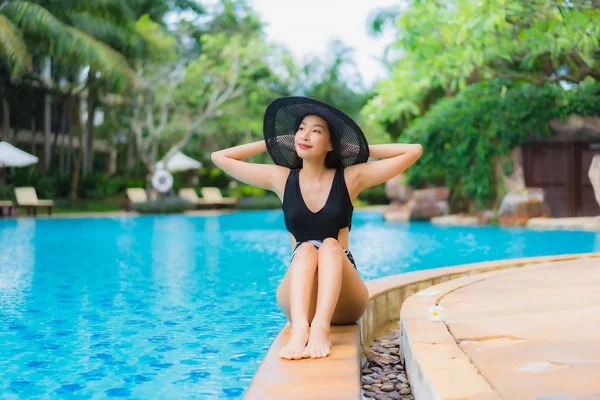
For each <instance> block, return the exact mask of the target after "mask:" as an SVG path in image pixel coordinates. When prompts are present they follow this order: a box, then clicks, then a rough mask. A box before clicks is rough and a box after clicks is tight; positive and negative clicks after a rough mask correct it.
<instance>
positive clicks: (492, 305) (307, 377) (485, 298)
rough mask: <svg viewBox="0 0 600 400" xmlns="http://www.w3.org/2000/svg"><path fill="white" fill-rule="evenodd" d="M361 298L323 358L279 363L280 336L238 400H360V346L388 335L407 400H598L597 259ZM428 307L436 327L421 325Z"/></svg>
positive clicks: (524, 265)
mask: <svg viewBox="0 0 600 400" xmlns="http://www.w3.org/2000/svg"><path fill="white" fill-rule="evenodd" d="M367 286H368V287H369V295H370V300H369V306H368V308H367V310H366V312H365V314H364V315H363V317H362V318H361V320H360V322H359V324H355V325H350V326H348V327H343V328H337V329H335V330H332V333H331V340H332V342H333V348H332V353H331V356H330V357H327V358H325V359H318V360H300V361H287V360H281V359H279V357H278V355H277V353H278V351H279V349H280V348H281V346H282V345H283V344H284V343H285V339H286V335H287V332H286V330H287V329H289V327H288V326H286V327H285V328H284V329H283V330H282V332H281V333H280V335H279V336H278V337H277V339H276V340H275V341H274V342H273V344H272V345H271V348H270V349H269V351H268V353H267V355H266V356H265V358H264V360H263V362H262V363H261V366H260V367H259V369H258V371H257V373H256V375H255V377H254V379H253V380H252V383H251V385H250V387H249V389H248V391H247V393H246V397H245V398H246V399H278V398H290V399H293V398H298V399H361V398H362V393H361V382H360V368H361V361H360V360H361V357H362V349H361V344H360V343H361V341H362V343H364V344H368V343H370V342H371V341H372V340H373V339H374V338H375V337H376V336H377V335H381V334H385V333H389V332H390V331H392V330H396V329H398V326H400V336H401V337H400V342H401V343H400V351H401V357H402V358H403V361H404V365H405V368H406V372H407V375H408V378H409V381H410V384H411V387H412V390H413V394H414V396H415V399H417V400H419V399H425V400H430V399H515V400H516V399H519V400H521V399H524V400H526V399H536V400H537V399H540V400H541V399H551V398H554V399H558V398H561V399H564V398H565V397H564V396H567V397H566V398H568V399H575V398H577V399H590V400H591V399H596V398H600V373H599V372H598V371H600V340H598V339H597V338H599V337H600V290H598V287H600V253H588V254H572V255H561V256H547V257H533V258H522V259H514V260H500V261H491V262H482V263H476V264H467V265H460V266H454V267H446V268H437V269H431V270H423V271H415V272H409V273H405V274H400V275H393V276H390V277H385V278H380V279H375V280H371V281H368V282H367ZM436 304H437V305H440V306H442V307H443V308H444V310H445V313H446V319H445V321H430V320H429V318H428V315H429V308H430V307H431V306H432V305H436ZM328 382H329V383H328ZM285 393H287V394H288V396H287V397H286V396H284V394H285ZM282 396H284V397H282ZM561 396H562V397H561Z"/></svg>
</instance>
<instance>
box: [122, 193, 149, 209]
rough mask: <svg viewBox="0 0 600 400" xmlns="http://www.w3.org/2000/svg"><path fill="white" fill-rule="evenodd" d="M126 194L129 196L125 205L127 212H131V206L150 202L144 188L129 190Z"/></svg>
mask: <svg viewBox="0 0 600 400" xmlns="http://www.w3.org/2000/svg"><path fill="white" fill-rule="evenodd" d="M125 193H126V194H127V204H126V205H125V209H126V210H127V211H129V210H131V205H132V204H134V203H143V202H145V201H148V194H147V193H146V190H145V189H143V188H127V190H125Z"/></svg>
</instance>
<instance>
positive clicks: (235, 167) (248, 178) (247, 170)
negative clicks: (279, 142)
mask: <svg viewBox="0 0 600 400" xmlns="http://www.w3.org/2000/svg"><path fill="white" fill-rule="evenodd" d="M266 150H267V146H266V144H265V141H264V140H259V141H257V142H253V143H247V144H242V145H239V146H234V147H230V148H228V149H223V150H219V151H215V152H213V153H212V154H211V156H210V158H211V160H212V162H213V163H214V164H215V165H216V166H217V167H219V168H220V169H222V170H223V171H224V172H225V173H227V174H228V175H230V176H232V177H233V178H235V179H236V180H238V181H241V182H244V183H247V184H249V185H252V186H256V187H259V188H262V189H266V190H271V191H273V192H276V193H277V194H280V193H279V192H280V191H281V190H282V187H283V182H285V179H286V178H287V175H288V173H289V169H288V168H285V167H282V166H279V165H271V164H257V163H249V162H246V161H243V160H245V159H246V158H249V157H252V156H254V155H256V154H260V153H263V152H265V151H266ZM280 197H281V196H280Z"/></svg>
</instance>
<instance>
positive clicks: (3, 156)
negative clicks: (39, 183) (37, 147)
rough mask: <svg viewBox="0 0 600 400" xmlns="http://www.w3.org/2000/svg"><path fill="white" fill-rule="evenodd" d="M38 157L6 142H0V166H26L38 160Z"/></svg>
mask: <svg viewBox="0 0 600 400" xmlns="http://www.w3.org/2000/svg"><path fill="white" fill-rule="evenodd" d="M38 160H39V159H38V158H37V157H36V156H34V155H31V154H29V153H27V152H25V151H23V150H21V149H18V148H16V147H15V146H13V145H12V144H10V143H8V142H0V168H3V167H26V166H28V165H31V164H35V163H37V162H38Z"/></svg>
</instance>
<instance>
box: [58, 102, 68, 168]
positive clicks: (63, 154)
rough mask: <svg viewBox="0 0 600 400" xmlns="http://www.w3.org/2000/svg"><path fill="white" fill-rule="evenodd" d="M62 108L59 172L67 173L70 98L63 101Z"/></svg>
mask: <svg viewBox="0 0 600 400" xmlns="http://www.w3.org/2000/svg"><path fill="white" fill-rule="evenodd" d="M62 103H63V106H62V112H63V114H62V120H61V125H60V133H61V134H62V135H63V136H62V139H63V140H62V141H61V143H60V149H59V150H58V170H59V171H60V173H61V174H62V173H64V172H65V158H66V154H67V140H66V139H67V136H68V135H67V129H68V118H69V96H67V97H65V98H64V99H63V102H62Z"/></svg>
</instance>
